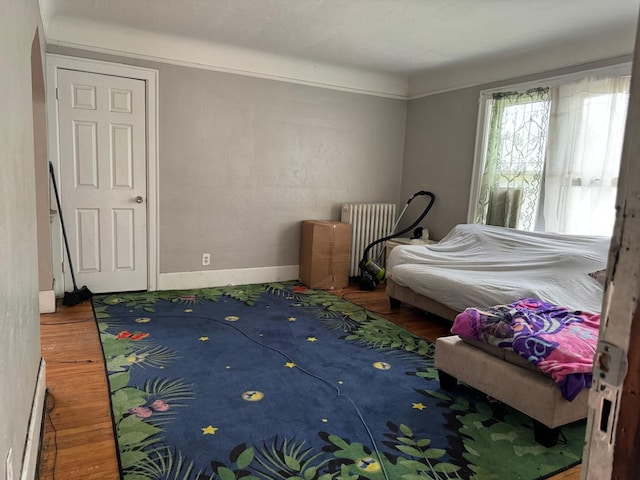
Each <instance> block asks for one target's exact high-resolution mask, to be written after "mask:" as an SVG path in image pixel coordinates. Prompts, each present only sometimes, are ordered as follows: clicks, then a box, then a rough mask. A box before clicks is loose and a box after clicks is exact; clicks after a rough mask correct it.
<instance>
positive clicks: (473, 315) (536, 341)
mask: <svg viewBox="0 0 640 480" xmlns="http://www.w3.org/2000/svg"><path fill="white" fill-rule="evenodd" d="M599 323H600V315H599V314H595V313H589V312H581V311H574V310H570V309H568V308H566V307H561V306H558V305H553V304H551V303H547V302H543V301H541V300H536V299H532V298H524V299H521V300H518V301H517V302H514V303H511V304H508V305H497V306H494V307H490V308H486V309H479V308H467V309H466V310H465V311H464V312H462V313H461V314H459V315H458V316H457V317H456V319H455V321H454V324H453V328H452V329H451V331H452V333H455V334H457V335H460V336H461V337H467V338H473V339H475V340H478V341H481V342H485V343H489V344H492V345H496V346H498V347H502V348H509V349H512V350H513V351H515V352H516V353H518V354H519V355H520V356H521V357H523V358H526V359H527V360H529V361H530V362H531V363H532V364H534V365H536V366H537V368H538V369H539V370H540V371H541V372H543V373H545V374H547V375H549V376H551V377H552V378H553V379H554V381H555V382H557V383H558V384H559V385H560V388H561V390H562V393H563V395H564V396H565V398H567V399H568V400H573V399H574V398H575V397H576V395H578V393H580V390H582V388H585V387H587V388H588V387H590V385H591V378H592V369H593V359H594V356H595V353H596V348H597V344H598V333H599Z"/></svg>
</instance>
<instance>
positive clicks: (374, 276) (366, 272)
mask: <svg viewBox="0 0 640 480" xmlns="http://www.w3.org/2000/svg"><path fill="white" fill-rule="evenodd" d="M419 196H427V197H429V203H428V204H427V206H426V208H425V209H424V211H423V212H422V214H421V215H420V216H419V217H418V219H417V220H416V221H415V222H413V223H412V224H411V225H409V226H408V227H407V228H405V229H403V230H401V231H399V232H396V233H392V234H391V235H387V236H386V237H382V238H379V239H378V240H375V241H373V242H371V243H370V244H369V245H367V247H366V248H365V249H364V253H363V255H362V260H360V264H359V266H360V271H361V274H360V280H359V287H360V290H374V289H375V288H376V286H377V285H378V284H380V283H382V282H384V279H385V277H386V274H387V271H386V270H385V269H384V268H383V267H381V266H380V265H378V264H377V263H376V262H375V261H373V260H371V259H370V258H369V252H370V251H371V249H372V248H373V247H374V246H376V245H377V244H379V243H382V242H386V241H387V240H391V239H392V238H396V237H399V236H401V235H404V234H405V233H407V232H409V231H410V230H413V229H414V228H415V230H414V237H416V238H419V236H421V235H422V229H417V228H416V227H417V225H418V224H419V223H420V222H422V220H423V219H424V217H426V216H427V214H428V213H429V210H431V207H432V206H433V202H435V200H436V196H435V195H434V194H433V193H431V192H426V191H424V190H421V191H419V192H416V193H414V194H413V195H412V196H411V198H410V199H409V200H407V203H406V205H405V206H404V208H403V209H402V212H401V213H400V216H399V217H398V220H396V223H395V224H394V226H393V228H392V229H391V231H392V232H394V231H395V230H396V228H397V226H398V224H399V223H400V220H401V219H402V217H403V215H404V213H405V212H406V211H407V208H409V204H410V203H411V201H412V200H413V199H414V198H416V197H419Z"/></svg>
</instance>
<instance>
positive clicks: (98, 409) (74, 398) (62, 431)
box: [38, 286, 580, 480]
mask: <svg viewBox="0 0 640 480" xmlns="http://www.w3.org/2000/svg"><path fill="white" fill-rule="evenodd" d="M334 293H335V294H336V295H339V296H342V297H343V298H345V299H346V300H349V301H351V302H353V303H356V304H358V305H361V306H363V307H365V308H367V309H369V310H371V311H373V312H376V313H378V314H380V315H382V316H384V317H385V318H387V319H388V320H390V321H392V322H394V323H396V324H398V325H401V326H403V327H404V328H406V329H407V330H409V331H411V332H413V333H415V334H416V335H420V336H421V337H423V338H426V339H428V340H431V341H435V339H436V338H438V337H439V336H442V335H447V334H448V333H449V328H450V326H451V323H450V322H448V321H446V320H442V319H439V318H437V317H433V316H430V315H428V314H425V313H423V312H420V311H418V310H416V309H413V308H410V307H406V306H404V305H403V306H402V307H401V308H399V309H397V310H393V311H392V310H391V309H390V307H389V300H388V298H387V296H386V295H385V293H384V286H379V287H378V288H377V289H376V290H375V291H373V292H366V291H360V290H358V288H357V286H349V287H348V288H345V289H343V290H338V291H335V292H334ZM40 325H41V328H40V332H41V350H42V356H43V357H44V359H45V361H46V362H47V371H46V377H47V400H46V412H45V419H44V434H43V442H42V448H41V453H40V464H39V476H38V479H39V480H76V479H78V480H79V479H82V480H94V479H95V480H98V479H99V480H112V479H113V480H116V479H118V478H120V477H119V472H118V462H117V456H116V445H115V439H114V435H113V427H112V423H111V413H110V408H111V407H110V403H109V394H108V389H107V379H106V374H105V368H104V359H103V356H102V350H101V347H100V341H99V337H98V330H97V327H96V323H95V321H94V318H93V310H92V308H91V302H88V301H87V302H84V303H82V304H79V305H75V306H73V307H64V306H58V311H57V312H56V313H52V314H43V315H41V316H40ZM579 479H580V467H576V468H574V469H571V470H568V471H567V472H564V473H562V474H560V475H556V476H555V477H553V480H579Z"/></svg>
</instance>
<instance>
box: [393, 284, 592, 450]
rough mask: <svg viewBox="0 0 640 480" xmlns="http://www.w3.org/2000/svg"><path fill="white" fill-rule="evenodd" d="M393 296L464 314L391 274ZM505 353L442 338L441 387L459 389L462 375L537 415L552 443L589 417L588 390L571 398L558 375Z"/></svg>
mask: <svg viewBox="0 0 640 480" xmlns="http://www.w3.org/2000/svg"><path fill="white" fill-rule="evenodd" d="M387 295H388V296H389V302H390V304H391V307H392V308H397V307H399V306H400V304H401V303H402V302H404V303H407V304H408V305H411V306H414V307H417V308H419V309H421V310H424V311H427V312H429V313H433V314H435V315H437V316H439V317H443V318H446V319H449V320H451V321H453V319H454V318H455V316H456V315H457V314H458V312H456V311H455V310H452V309H450V308H449V307H447V306H445V305H443V304H441V303H439V302H436V301H435V300H432V299H430V298H427V297H423V296H422V295H419V294H417V293H415V292H414V291H413V290H411V289H410V288H408V287H403V286H400V285H398V284H397V283H395V282H394V281H393V280H392V279H390V278H387ZM497 351H498V352H499V351H500V350H499V349H497ZM499 355H501V354H500V353H497V354H492V353H488V352H487V351H485V350H484V349H481V348H478V347H476V346H473V345H471V344H470V343H468V342H466V341H463V340H462V339H460V337H458V336H457V335H452V336H447V337H441V338H438V340H437V341H436V353H435V366H436V368H437V369H438V374H439V376H440V385H441V387H442V388H443V389H444V390H453V389H454V388H455V387H456V385H457V383H458V380H460V381H462V382H464V383H466V384H467V385H470V386H471V387H473V388H475V389H477V390H479V391H481V392H483V393H486V394H487V395H491V396H492V397H494V398H495V399H497V400H499V401H501V402H503V403H505V404H507V405H509V406H511V407H513V408H515V409H516V410H519V411H521V412H522V413H524V414H525V415H528V416H529V417H531V418H532V419H533V433H534V437H535V439H536V441H537V442H538V443H540V444H542V445H544V446H546V447H551V446H553V445H555V444H556V443H557V441H558V436H559V434H560V427H561V426H562V425H566V424H569V423H572V422H575V421H578V420H582V419H584V418H586V416H587V409H588V406H587V400H588V397H589V391H588V390H587V389H584V390H583V391H582V392H580V394H579V395H578V396H577V397H576V398H575V399H574V400H573V401H572V402H568V401H567V400H566V399H565V398H564V397H563V396H562V394H561V392H560V388H558V386H557V385H556V384H555V383H554V382H553V380H552V379H550V378H549V377H546V376H545V375H543V374H541V373H539V372H537V371H534V370H532V369H530V368H525V367H523V366H522V365H516V364H515V363H512V362H510V361H508V359H507V358H505V356H504V355H502V356H501V357H499Z"/></svg>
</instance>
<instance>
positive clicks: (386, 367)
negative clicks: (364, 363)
mask: <svg viewBox="0 0 640 480" xmlns="http://www.w3.org/2000/svg"><path fill="white" fill-rule="evenodd" d="M373 366H374V367H375V368H377V369H378V370H390V369H391V364H390V363H387V362H374V364H373Z"/></svg>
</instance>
